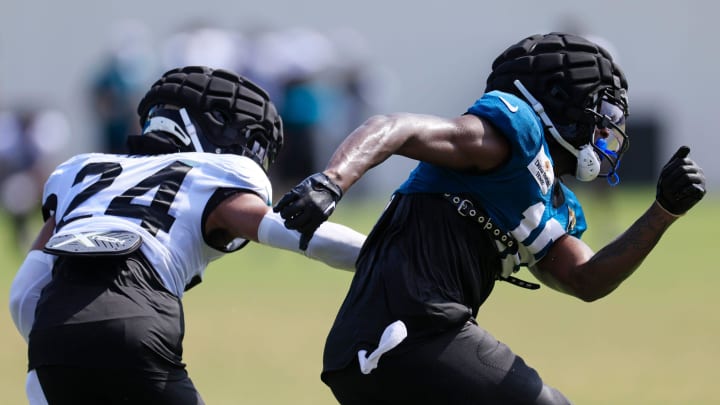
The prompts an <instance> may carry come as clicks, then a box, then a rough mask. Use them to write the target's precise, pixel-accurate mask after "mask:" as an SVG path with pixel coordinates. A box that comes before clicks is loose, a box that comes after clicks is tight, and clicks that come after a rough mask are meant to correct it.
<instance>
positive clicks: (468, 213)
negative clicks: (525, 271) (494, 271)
mask: <svg viewBox="0 0 720 405" xmlns="http://www.w3.org/2000/svg"><path fill="white" fill-rule="evenodd" d="M443 198H445V199H446V200H448V201H449V202H450V203H451V204H452V205H453V206H454V207H455V209H457V212H458V214H460V215H461V216H463V217H466V218H468V219H470V220H472V221H474V222H476V223H478V224H479V225H481V226H482V229H483V230H484V231H485V232H486V233H487V234H488V235H489V236H490V238H492V239H493V240H494V241H497V242H500V243H501V244H502V245H503V246H505V249H503V250H500V248H499V247H498V246H497V244H496V246H495V247H496V248H497V249H498V253H500V257H501V259H505V258H506V257H507V256H510V255H515V254H516V253H517V251H518V241H517V240H516V239H515V237H514V236H512V234H511V233H510V232H505V231H503V230H502V229H500V228H499V227H498V226H497V225H496V224H495V222H493V220H492V218H490V215H488V213H487V212H485V211H484V210H483V209H482V208H480V207H479V206H477V205H476V204H474V203H473V202H472V200H470V199H468V198H465V197H462V196H459V195H455V194H449V193H445V194H443ZM498 279H499V280H502V281H507V282H509V283H511V284H514V285H517V286H519V287H523V288H527V289H530V290H537V289H538V288H540V284H536V283H531V282H528V281H524V280H521V279H519V278H517V277H513V276H507V277H501V276H498Z"/></svg>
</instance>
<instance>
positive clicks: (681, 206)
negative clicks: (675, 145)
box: [656, 146, 705, 216]
mask: <svg viewBox="0 0 720 405" xmlns="http://www.w3.org/2000/svg"><path fill="white" fill-rule="evenodd" d="M689 153H690V148H688V147H687V146H681V147H680V148H679V149H678V150H677V152H675V154H674V155H673V156H672V157H671V158H670V161H668V162H667V164H666V165H665V166H664V167H663V169H662V172H661V173H660V178H659V179H658V183H657V194H656V199H657V202H658V203H659V204H660V206H662V207H663V208H664V209H665V210H666V211H668V212H669V213H671V214H673V215H677V216H680V215H683V214H685V213H686V212H687V211H688V210H689V209H690V208H692V207H693V206H694V205H695V204H697V203H698V201H700V200H701V199H702V198H703V196H705V174H704V173H703V170H702V168H700V166H698V165H697V164H696V163H695V162H694V161H693V160H692V159H690V158H689V157H687V156H688V154H689Z"/></svg>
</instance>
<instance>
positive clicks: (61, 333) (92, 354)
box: [28, 251, 197, 403]
mask: <svg viewBox="0 0 720 405" xmlns="http://www.w3.org/2000/svg"><path fill="white" fill-rule="evenodd" d="M184 330H185V326H184V314H183V309H182V304H181V301H180V299H179V298H178V297H176V296H174V295H173V294H171V293H170V292H169V291H167V290H166V289H165V288H164V287H163V285H162V282H161V281H160V279H159V277H158V276H157V274H156V273H155V271H154V270H153V269H152V267H151V266H150V265H149V263H148V262H147V260H146V259H145V257H144V256H143V255H142V254H141V253H140V251H136V252H134V253H132V254H131V255H130V256H125V257H104V258H81V257H61V258H59V259H58V260H57V262H56V264H55V267H54V268H53V278H52V280H51V281H50V283H49V284H48V285H47V286H46V287H45V288H44V289H43V293H42V296H41V298H40V300H39V302H38V306H37V310H36V317H35V322H34V324H33V329H32V331H31V333H30V339H29V348H28V357H29V368H30V369H36V370H37V371H38V376H39V377H40V381H41V385H42V386H43V389H46V387H55V388H59V389H60V390H65V391H66V392H68V393H71V394H72V393H73V392H72V391H71V390H70V388H63V387H72V386H73V385H72V384H71V383H70V381H69V379H72V376H78V377H80V376H98V377H97V379H98V381H99V380H103V378H105V377H102V376H107V378H105V379H104V380H103V381H105V380H107V381H108V383H107V384H104V385H102V386H103V387H105V388H106V390H107V391H108V392H111V393H113V397H123V395H124V394H123V392H124V391H123V390H127V389H129V387H130V386H131V385H133V386H137V387H143V385H142V384H140V385H137V384H134V383H133V384H129V382H130V381H134V378H137V377H141V379H145V380H147V381H148V385H147V387H148V388H149V389H150V388H151V387H152V386H153V384H154V383H153V382H152V381H154V382H155V383H158V384H161V385H162V384H168V383H169V382H174V383H173V384H169V385H174V386H178V387H181V388H180V391H183V390H185V389H187V387H192V382H190V380H189V378H188V375H187V372H186V370H185V364H184V363H183V362H182V350H183V349H182V340H183V337H184ZM58 370H63V371H58ZM73 370H75V371H73ZM86 371H87V372H86ZM63 375H65V377H63ZM126 377H127V378H126ZM82 379H86V378H85V377H82ZM92 381H94V380H92ZM77 382H78V383H79V384H84V382H83V381H77ZM108 384H110V385H108ZM113 384H114V387H115V388H114V389H113V388H112V386H113ZM98 386H100V385H98ZM75 387H76V388H75V389H77V385H75ZM87 388H88V391H90V384H89V385H87ZM134 389H135V388H133V390H134ZM54 390H55V391H57V389H54ZM192 390H193V391H194V388H192ZM151 391H152V390H151ZM151 391H149V392H151ZM83 392H84V391H83ZM129 392H130V391H128V393H129ZM74 395H75V396H76V398H77V397H78V395H80V392H77V391H75V393H74ZM195 396H196V395H195V394H193V395H191V397H193V398H194V397H195ZM175 402H176V403H183V402H177V401H175ZM61 403H62V402H61ZM155 403H161V402H157V401H155ZM188 403H197V402H188Z"/></svg>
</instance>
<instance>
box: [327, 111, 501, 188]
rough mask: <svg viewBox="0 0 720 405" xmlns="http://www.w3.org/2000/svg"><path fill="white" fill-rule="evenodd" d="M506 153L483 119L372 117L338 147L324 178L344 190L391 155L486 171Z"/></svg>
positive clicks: (462, 117) (497, 137)
mask: <svg viewBox="0 0 720 405" xmlns="http://www.w3.org/2000/svg"><path fill="white" fill-rule="evenodd" d="M508 154H509V146H508V144H507V141H506V140H505V138H504V137H503V136H502V135H500V134H499V133H497V131H496V130H495V129H494V128H493V127H492V126H490V125H489V124H487V123H486V122H485V121H483V120H482V119H480V118H478V117H476V116H473V115H463V116H460V117H457V118H454V119H446V118H440V117H435V116H429V115H419V114H409V113H401V114H393V115H378V116H374V117H371V118H370V119H368V120H367V121H365V123H363V124H362V125H361V126H359V127H358V128H356V129H355V130H354V131H353V132H352V133H351V134H350V135H349V136H348V137H347V138H346V139H345V140H344V141H343V143H342V144H341V145H340V146H339V147H338V149H337V150H336V151H335V153H334V154H333V156H332V157H331V159H330V162H329V163H328V165H327V168H326V169H325V171H324V173H325V174H326V175H327V176H328V177H329V178H330V179H331V180H332V181H333V182H335V183H336V184H337V185H338V186H340V187H341V188H342V189H343V190H344V191H346V190H347V189H348V188H350V187H351V186H352V185H353V184H354V183H355V182H356V181H357V180H358V179H359V178H360V177H362V176H363V174H365V173H366V172H367V171H368V170H370V169H371V168H373V167H375V166H376V165H378V164H380V163H382V162H383V161H385V160H386V159H387V158H389V157H390V156H392V155H402V156H405V157H409V158H411V159H416V160H422V161H425V162H429V163H434V164H437V165H441V166H444V167H448V168H451V169H457V170H470V169H475V170H480V171H485V170H490V169H493V168H495V167H497V166H499V165H500V164H502V163H503V162H504V161H505V159H506V158H507V156H508Z"/></svg>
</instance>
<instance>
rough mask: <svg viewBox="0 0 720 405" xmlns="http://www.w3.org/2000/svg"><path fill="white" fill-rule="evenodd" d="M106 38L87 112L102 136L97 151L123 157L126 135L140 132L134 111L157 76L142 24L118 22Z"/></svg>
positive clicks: (150, 39)
mask: <svg viewBox="0 0 720 405" xmlns="http://www.w3.org/2000/svg"><path fill="white" fill-rule="evenodd" d="M110 37H111V38H110V42H111V44H110V49H109V52H108V54H107V55H106V56H105V59H104V60H103V61H102V62H101V63H100V65H99V67H98V69H97V71H96V72H94V73H93V76H92V77H93V79H92V82H91V83H90V89H89V93H90V101H91V110H92V113H93V118H94V119H96V120H97V124H98V126H99V127H100V133H101V135H102V138H101V139H100V143H101V144H100V151H102V152H104V153H127V147H126V145H127V137H128V135H130V134H137V133H138V132H140V126H139V125H138V122H137V117H136V115H135V107H136V106H137V103H138V101H140V99H141V98H142V95H143V93H144V92H145V89H147V87H148V86H149V85H150V83H152V80H153V79H154V78H155V77H156V76H157V73H156V70H157V61H156V60H155V59H156V58H155V50H154V49H153V46H152V38H151V35H150V31H149V29H148V27H147V26H146V25H144V24H143V23H142V22H139V21H136V20H123V21H120V22H118V23H116V24H114V25H113V26H112V27H111V30H110ZM176 66H184V65H176Z"/></svg>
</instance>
